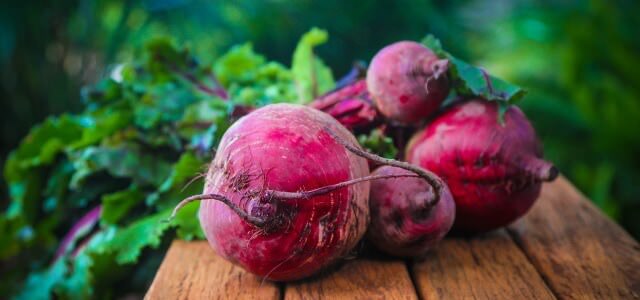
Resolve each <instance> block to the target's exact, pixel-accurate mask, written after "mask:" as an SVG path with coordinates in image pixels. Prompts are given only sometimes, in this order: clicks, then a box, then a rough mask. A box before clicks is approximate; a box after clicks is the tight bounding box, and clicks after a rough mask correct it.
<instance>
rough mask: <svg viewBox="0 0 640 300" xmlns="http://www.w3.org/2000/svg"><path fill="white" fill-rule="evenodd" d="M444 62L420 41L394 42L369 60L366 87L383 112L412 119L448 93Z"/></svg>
mask: <svg viewBox="0 0 640 300" xmlns="http://www.w3.org/2000/svg"><path fill="white" fill-rule="evenodd" d="M448 66H449V61H448V60H446V59H438V57H437V56H436V55H435V54H434V53H433V51H431V50H430V49H429V48H427V47H425V46H423V45H422V44H420V43H416V42H411V41H402V42H397V43H394V44H391V45H389V46H386V47H384V48H383V49H382V50H380V51H379V52H378V53H377V54H376V55H375V56H374V57H373V59H372V60H371V65H370V66H369V70H368V71H367V88H368V89H369V93H371V96H372V97H373V100H374V102H375V104H376V106H377V108H378V110H380V112H381V113H382V114H383V115H384V116H386V117H388V118H390V119H393V120H396V121H398V122H401V123H407V124H409V123H415V122H418V121H420V120H421V119H423V118H425V117H427V116H429V115H431V114H432V113H434V112H435V111H436V110H437V109H438V107H439V106H440V104H442V102H443V101H444V99H445V98H446V97H447V95H448V94H449V84H448V80H447V77H446V72H447V70H448Z"/></svg>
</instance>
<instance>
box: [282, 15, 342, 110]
mask: <svg viewBox="0 0 640 300" xmlns="http://www.w3.org/2000/svg"><path fill="white" fill-rule="evenodd" d="M328 39H329V35H328V34H327V32H326V31H324V30H320V29H318V28H313V29H311V31H309V32H307V33H306V34H305V35H303V36H302V40H301V41H300V43H299V44H298V47H297V48H296V51H295V52H294V53H293V61H292V63H291V72H293V77H294V80H295V83H296V87H297V89H298V95H299V101H298V102H300V103H307V102H309V101H311V100H313V99H314V98H316V97H317V96H319V95H321V94H323V93H325V92H328V91H330V90H331V89H333V87H334V86H335V82H334V81H333V75H332V73H331V69H329V67H327V66H326V65H325V64H324V62H322V60H321V59H320V58H318V57H317V56H316V55H315V53H314V51H313V48H314V47H316V46H318V45H321V44H324V43H325V42H326V41H327V40H328Z"/></svg>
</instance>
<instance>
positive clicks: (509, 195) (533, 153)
mask: <svg viewBox="0 0 640 300" xmlns="http://www.w3.org/2000/svg"><path fill="white" fill-rule="evenodd" d="M541 157H542V147H541V145H540V143H539V142H538V140H537V138H536V134H535V131H534V129H533V127H532V126H531V124H529V121H528V120H527V118H526V117H525V115H524V114H523V113H522V111H520V109H518V108H517V107H516V106H510V107H509V108H508V110H507V111H506V113H505V115H504V124H500V123H499V119H498V104H497V103H496V102H487V101H483V100H473V101H469V102H465V103H461V104H458V105H456V106H454V107H452V108H450V109H449V110H447V111H445V112H444V113H443V114H442V115H440V116H438V117H437V118H436V119H435V120H433V122H432V123H430V124H429V125H428V126H427V127H426V128H425V129H424V130H422V131H420V132H418V133H417V134H416V135H414V137H413V138H412V139H411V141H410V142H409V145H408V147H407V153H406V158H407V160H408V161H410V162H411V163H414V164H417V165H420V166H421V167H423V168H427V169H429V170H431V171H433V172H434V173H436V174H438V175H439V176H440V177H442V179H443V180H444V181H445V182H446V183H447V185H448V186H449V189H450V190H451V192H452V193H453V198H454V199H455V202H456V221H455V225H454V227H455V228H456V229H460V230H462V231H468V232H480V231H487V230H491V229H495V228H498V227H501V226H504V225H507V224H509V223H511V222H513V221H514V220H516V219H517V218H519V217H520V216H522V215H524V214H525V213H526V212H527V210H529V208H530V207H531V206H532V205H533V203H534V201H535V200H536V199H537V198H538V195H539V194H540V188H541V182H543V181H551V180H553V179H555V177H556V176H557V174H558V171H557V169H556V168H555V167H554V166H553V165H552V164H551V163H549V162H546V161H544V160H542V159H541Z"/></svg>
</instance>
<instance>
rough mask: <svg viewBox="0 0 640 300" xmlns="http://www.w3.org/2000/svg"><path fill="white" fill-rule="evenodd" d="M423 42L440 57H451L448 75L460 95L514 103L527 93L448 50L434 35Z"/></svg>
mask: <svg viewBox="0 0 640 300" xmlns="http://www.w3.org/2000/svg"><path fill="white" fill-rule="evenodd" d="M422 44H424V45H425V46H427V47H429V48H430V49H431V50H433V51H434V52H435V53H436V54H437V55H438V56H439V57H441V58H447V59H449V62H450V66H449V72H448V75H449V79H450V80H451V82H452V88H453V89H454V91H455V92H456V93H457V94H458V95H461V96H468V97H482V98H484V99H486V100H488V101H503V102H508V103H509V104H514V103H516V102H517V101H518V100H520V99H522V97H524V95H525V94H526V92H525V90H524V89H522V88H521V87H519V86H516V85H513V84H510V83H508V82H506V81H504V80H502V79H500V78H497V77H495V76H492V75H490V74H488V73H487V72H486V71H485V70H483V69H482V68H479V67H475V66H472V65H471V64H469V63H467V62H464V61H462V60H460V59H458V58H456V57H454V56H453V55H451V54H450V53H448V52H446V51H445V50H444V49H443V48H442V45H441V43H440V41H439V40H438V39H437V38H435V37H434V36H433V35H427V36H426V37H425V38H424V39H422Z"/></svg>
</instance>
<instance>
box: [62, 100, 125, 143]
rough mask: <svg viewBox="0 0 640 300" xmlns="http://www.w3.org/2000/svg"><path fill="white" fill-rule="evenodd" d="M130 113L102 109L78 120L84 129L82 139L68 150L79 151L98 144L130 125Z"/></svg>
mask: <svg viewBox="0 0 640 300" xmlns="http://www.w3.org/2000/svg"><path fill="white" fill-rule="evenodd" d="M131 119H132V113H131V111H129V110H128V108H121V109H112V108H104V109H101V110H98V111H95V112H93V113H91V115H89V116H87V117H84V118H80V120H81V122H82V123H83V127H84V129H83V130H82V137H81V138H80V139H79V140H77V141H76V142H74V143H73V144H71V145H69V148H70V149H72V150H73V149H79V148H82V147H86V146H89V145H92V144H95V143H97V142H99V141H100V140H102V139H104V138H105V137H108V136H110V135H112V134H113V133H114V132H116V131H117V130H118V129H122V128H124V127H126V126H129V125H130V124H131Z"/></svg>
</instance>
